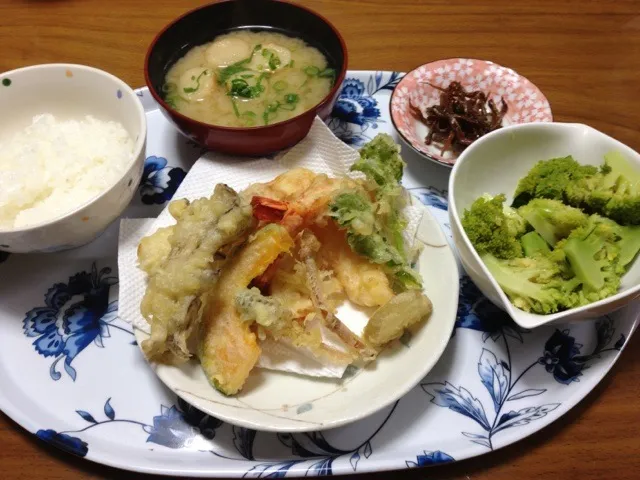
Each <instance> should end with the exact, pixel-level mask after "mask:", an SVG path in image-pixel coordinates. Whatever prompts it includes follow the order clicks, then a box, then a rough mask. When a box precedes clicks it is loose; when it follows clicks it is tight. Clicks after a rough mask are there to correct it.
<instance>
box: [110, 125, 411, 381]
mask: <svg viewBox="0 0 640 480" xmlns="http://www.w3.org/2000/svg"><path fill="white" fill-rule="evenodd" d="M358 158H359V155H358V152H357V151H356V150H354V149H352V148H351V147H349V146H347V145H346V144H344V143H343V142H342V141H341V140H339V139H338V138H337V137H336V136H335V135H334V134H333V132H331V130H330V129H329V128H328V127H327V126H326V125H325V124H324V122H322V120H320V119H319V118H316V119H315V121H314V123H313V125H312V127H311V130H310V132H309V135H307V137H306V138H305V139H304V140H302V141H301V142H300V143H298V144H297V145H296V146H295V147H293V148H291V149H290V150H289V151H288V152H285V153H283V154H280V155H278V156H277V157H276V158H274V159H271V160H270V159H266V158H264V159H259V160H247V159H246V158H244V157H231V156H225V155H220V154H216V153H207V154H205V155H204V156H203V157H202V158H200V159H199V160H198V161H197V162H196V163H195V164H194V165H193V167H192V168H191V170H189V173H188V174H187V176H186V177H185V179H184V180H183V181H182V184H181V185H180V187H179V188H178V190H177V191H176V193H175V195H174V198H175V199H178V198H187V199H189V200H195V199H197V198H201V197H209V196H210V195H211V194H212V193H213V189H214V187H215V185H216V184H218V183H225V184H227V185H229V186H230V187H231V188H233V189H235V190H236V191H240V190H243V189H244V188H246V187H248V186H249V185H250V184H252V183H257V182H260V183H262V182H268V181H270V180H273V178H275V177H276V176H277V175H279V174H281V173H283V172H285V171H287V170H289V169H291V168H297V167H303V168H308V169H309V170H312V171H314V172H316V173H325V174H327V175H330V176H343V175H349V176H352V177H357V176H360V175H359V174H357V173H356V174H352V173H350V172H349V168H350V167H351V165H352V164H353V163H354V162H355V161H356V160H357V159H358ZM422 212H423V208H422V207H421V206H414V205H409V206H407V207H406V208H405V215H406V216H407V218H408V223H409V224H408V227H407V229H406V231H405V239H406V240H407V242H408V244H412V243H413V241H414V238H415V235H416V231H417V228H418V225H419V223H420V220H421V218H422ZM174 222H175V221H174V219H173V217H171V215H170V214H169V212H168V209H166V208H165V209H164V210H163V211H162V213H161V214H160V215H159V216H158V218H150V219H122V220H121V221H120V237H119V242H118V270H119V277H120V294H119V302H118V303H119V306H118V313H119V316H120V318H121V319H123V320H124V321H126V322H128V323H130V324H132V325H133V326H134V327H135V328H138V329H140V330H142V331H144V332H147V333H149V331H150V329H149V324H148V323H147V321H146V320H145V319H144V317H143V316H142V314H141V313H140V302H141V301H142V298H143V296H144V293H145V289H146V275H145V273H144V272H143V271H142V270H140V269H139V268H138V258H137V249H138V244H139V243H140V240H141V239H142V238H143V237H145V236H147V235H150V234H151V233H153V232H155V231H156V230H157V229H158V228H161V227H166V226H169V225H172V224H173V223H174ZM340 320H342V321H343V323H345V324H346V325H347V326H348V327H350V328H352V329H354V331H356V333H360V331H358V330H360V329H356V328H354V327H355V325H354V326H353V327H352V326H351V325H350V322H349V318H340ZM358 323H360V324H361V322H358ZM262 347H263V348H262V350H263V351H262V357H261V359H260V362H259V366H262V367H263V368H269V369H273V370H282V371H287V372H293V373H299V374H303V375H311V376H323V377H341V376H342V374H343V373H344V369H345V368H344V366H341V365H323V364H321V363H320V362H318V361H317V360H316V359H315V358H311V357H309V355H307V354H306V353H305V352H304V351H302V350H300V351H297V352H296V350H295V349H293V348H292V347H287V348H286V351H285V349H283V348H280V347H277V346H272V345H268V344H266V345H262ZM285 353H286V355H285ZM286 356H288V358H285V357H286Z"/></svg>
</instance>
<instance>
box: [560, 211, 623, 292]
mask: <svg viewBox="0 0 640 480" xmlns="http://www.w3.org/2000/svg"><path fill="white" fill-rule="evenodd" d="M618 231H619V226H618V225H616V224H615V223H614V222H609V221H607V220H606V219H602V217H599V216H598V215H592V216H591V217H590V218H589V222H588V224H587V225H586V226H584V227H581V228H578V229H576V230H574V231H573V232H571V235H569V237H568V238H567V239H566V240H563V241H562V242H559V243H558V244H557V245H556V249H561V250H562V251H563V252H564V254H565V255H566V257H567V260H568V261H569V264H570V265H571V269H572V270H573V272H574V273H575V275H576V277H577V278H578V279H579V281H580V283H581V284H582V291H583V292H584V294H585V295H589V298H591V301H594V299H597V300H600V299H601V298H606V297H608V296H610V295H613V294H614V293H616V292H617V291H618V287H619V286H620V277H621V276H622V275H623V274H624V268H623V267H622V266H621V265H620V263H619V256H620V247H619V245H618V243H617V242H618V240H619V239H620V237H619V233H618Z"/></svg>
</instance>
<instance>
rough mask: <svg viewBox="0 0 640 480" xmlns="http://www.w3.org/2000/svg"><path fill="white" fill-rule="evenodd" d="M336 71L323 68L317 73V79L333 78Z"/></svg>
mask: <svg viewBox="0 0 640 480" xmlns="http://www.w3.org/2000/svg"><path fill="white" fill-rule="evenodd" d="M335 76H336V71H335V70H334V69H333V68H325V69H324V70H322V71H321V72H320V73H318V77H320V78H335Z"/></svg>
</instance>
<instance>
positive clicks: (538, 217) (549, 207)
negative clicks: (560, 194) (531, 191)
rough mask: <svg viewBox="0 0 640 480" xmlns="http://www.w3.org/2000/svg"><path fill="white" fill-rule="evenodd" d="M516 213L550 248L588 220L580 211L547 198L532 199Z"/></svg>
mask: <svg viewBox="0 0 640 480" xmlns="http://www.w3.org/2000/svg"><path fill="white" fill-rule="evenodd" d="M518 213H519V214H520V215H521V216H522V218H524V219H525V220H526V221H527V222H529V224H530V225H531V226H532V227H533V229H534V230H535V231H536V232H538V233H539V234H540V236H541V237H542V238H544V239H545V240H546V241H547V243H548V244H549V245H551V246H552V247H553V246H554V245H555V244H556V243H558V241H559V240H562V239H563V238H566V237H568V236H569V234H570V233H571V231H572V230H574V229H576V228H578V227H581V226H583V225H585V224H586V223H587V219H588V217H587V215H586V214H585V213H583V212H582V210H580V209H578V208H573V207H569V206H568V205H565V204H564V203H562V202H560V201H559V200H550V199H547V198H534V199H533V200H531V201H530V202H529V203H527V204H526V205H524V206H522V207H520V208H519V209H518Z"/></svg>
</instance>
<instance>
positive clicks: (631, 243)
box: [618, 225, 640, 268]
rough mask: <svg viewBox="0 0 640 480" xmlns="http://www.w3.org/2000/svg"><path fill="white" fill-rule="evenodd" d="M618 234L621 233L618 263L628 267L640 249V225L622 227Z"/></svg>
mask: <svg viewBox="0 0 640 480" xmlns="http://www.w3.org/2000/svg"><path fill="white" fill-rule="evenodd" d="M618 234H619V235H620V240H619V242H618V244H619V246H620V256H619V258H618V263H620V265H622V266H623V267H625V268H626V267H627V265H629V264H630V263H631V262H632V261H633V259H634V258H635V257H636V255H637V254H638V250H640V225H634V226H627V227H620V228H619V230H618Z"/></svg>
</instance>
